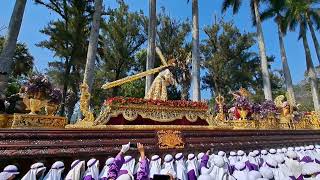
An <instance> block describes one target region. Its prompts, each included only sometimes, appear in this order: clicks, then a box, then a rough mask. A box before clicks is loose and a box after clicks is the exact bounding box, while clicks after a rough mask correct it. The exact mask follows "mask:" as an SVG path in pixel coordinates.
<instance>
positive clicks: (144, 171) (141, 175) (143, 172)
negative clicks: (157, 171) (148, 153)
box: [137, 159, 149, 180]
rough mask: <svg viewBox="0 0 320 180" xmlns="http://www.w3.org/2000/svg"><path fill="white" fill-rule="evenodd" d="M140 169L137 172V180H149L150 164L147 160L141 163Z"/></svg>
mask: <svg viewBox="0 0 320 180" xmlns="http://www.w3.org/2000/svg"><path fill="white" fill-rule="evenodd" d="M139 165H140V168H139V170H138V172H137V180H148V179H149V162H148V160H147V159H143V160H142V161H140V162H139Z"/></svg>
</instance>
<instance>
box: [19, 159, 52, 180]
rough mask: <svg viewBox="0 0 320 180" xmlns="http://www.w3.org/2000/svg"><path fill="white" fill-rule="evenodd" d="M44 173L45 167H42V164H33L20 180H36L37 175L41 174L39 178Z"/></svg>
mask: <svg viewBox="0 0 320 180" xmlns="http://www.w3.org/2000/svg"><path fill="white" fill-rule="evenodd" d="M45 171H46V167H44V164H43V163H40V162H38V163H35V164H33V165H32V166H31V167H30V170H29V171H28V173H27V174H26V175H24V176H23V178H22V179H21V180H37V174H39V173H42V175H41V176H43V174H44V172H45Z"/></svg>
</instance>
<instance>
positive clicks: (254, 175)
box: [248, 171, 262, 180]
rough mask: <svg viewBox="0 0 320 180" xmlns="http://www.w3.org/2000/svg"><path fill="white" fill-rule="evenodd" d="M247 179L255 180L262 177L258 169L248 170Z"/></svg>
mask: <svg viewBox="0 0 320 180" xmlns="http://www.w3.org/2000/svg"><path fill="white" fill-rule="evenodd" d="M248 177H249V180H256V179H258V178H262V175H261V173H260V172H259V171H250V172H248Z"/></svg>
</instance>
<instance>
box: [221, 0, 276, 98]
mask: <svg viewBox="0 0 320 180" xmlns="http://www.w3.org/2000/svg"><path fill="white" fill-rule="evenodd" d="M242 2H243V0H224V1H223V5H222V11H223V12H225V11H226V10H227V8H228V7H232V8H233V14H236V13H237V12H238V11H239V8H240V5H241V3H242ZM250 5H251V12H252V14H254V22H255V23H256V28H257V36H258V45H259V53H260V60H261V71H262V77H263V91H264V96H265V99H267V100H272V93H271V83H270V76H269V71H268V60H267V56H266V48H265V43H264V36H263V31H262V25H261V19H260V13H259V0H251V1H250Z"/></svg>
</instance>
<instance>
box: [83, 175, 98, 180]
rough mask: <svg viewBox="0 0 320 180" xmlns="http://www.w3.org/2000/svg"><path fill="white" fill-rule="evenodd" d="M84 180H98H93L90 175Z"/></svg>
mask: <svg viewBox="0 0 320 180" xmlns="http://www.w3.org/2000/svg"><path fill="white" fill-rule="evenodd" d="M83 180H97V179H93V178H92V176H91V175H88V176H85V177H84V178H83Z"/></svg>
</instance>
